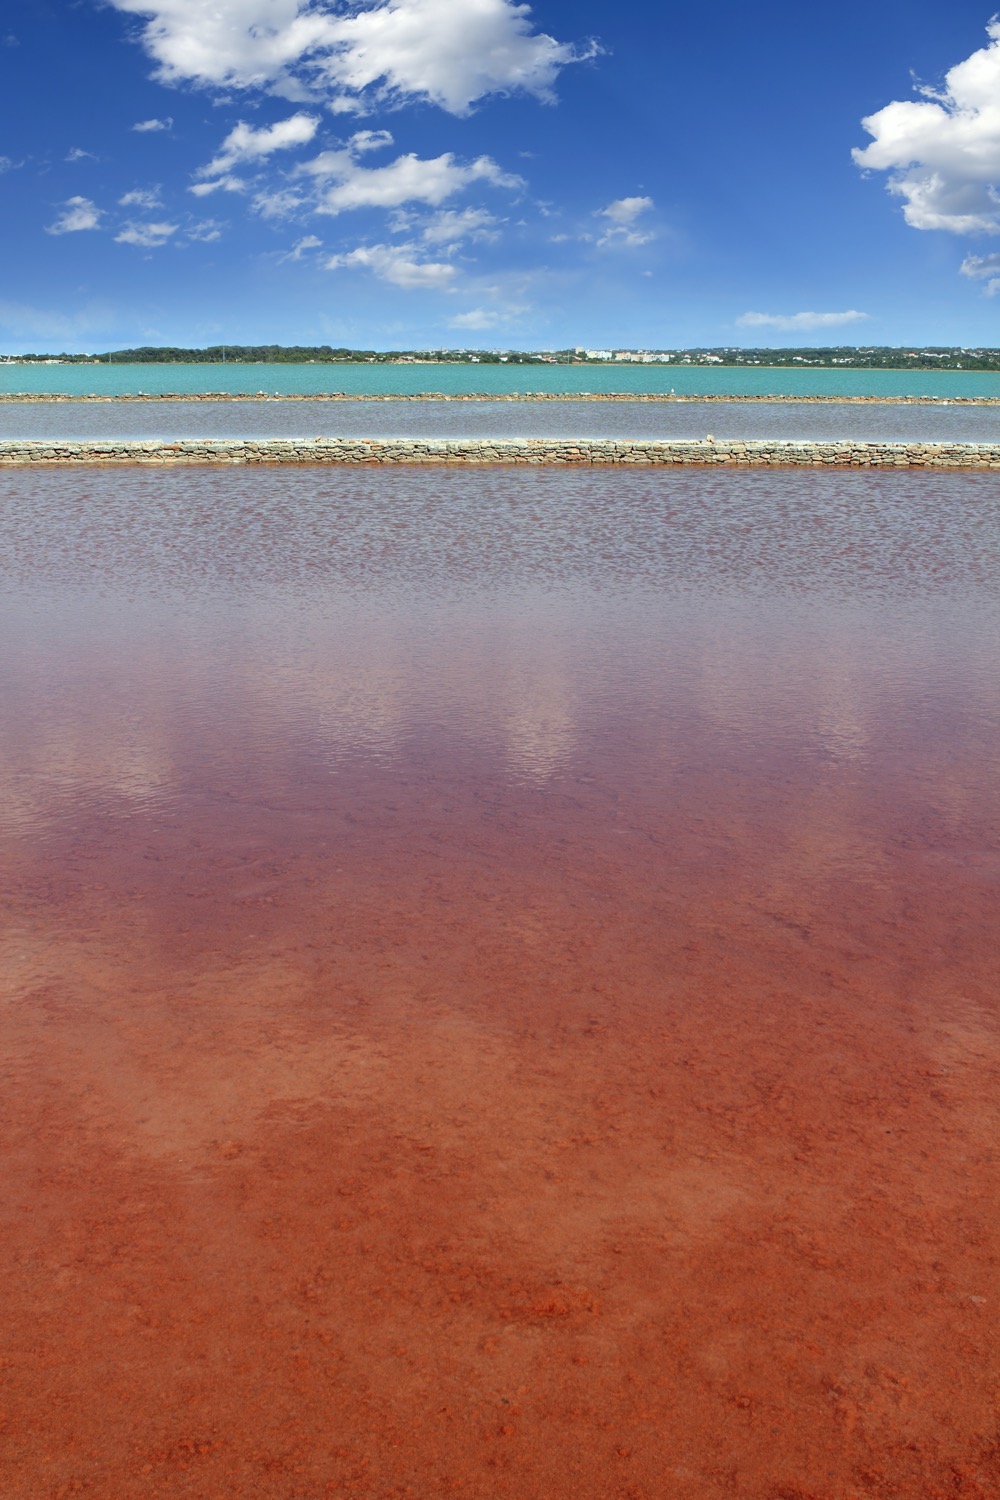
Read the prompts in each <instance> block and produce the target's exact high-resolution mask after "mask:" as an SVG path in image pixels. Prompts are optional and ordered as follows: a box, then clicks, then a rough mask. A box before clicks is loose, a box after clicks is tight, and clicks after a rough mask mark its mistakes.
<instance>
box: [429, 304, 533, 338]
mask: <svg viewBox="0 0 1000 1500" xmlns="http://www.w3.org/2000/svg"><path fill="white" fill-rule="evenodd" d="M527 311H528V309H527V308H526V307H507V308H503V309H500V308H495V307H472V308H470V309H469V311H468V312H464V313H458V314H457V315H456V316H455V317H454V318H451V319H450V320H449V321H450V326H451V327H452V328H462V329H465V330H466V331H467V332H469V333H484V332H486V331H487V330H488V329H490V328H498V327H500V326H501V325H502V324H505V323H509V322H510V321H511V319H512V318H517V317H519V316H520V315H521V314H522V313H525V312H527Z"/></svg>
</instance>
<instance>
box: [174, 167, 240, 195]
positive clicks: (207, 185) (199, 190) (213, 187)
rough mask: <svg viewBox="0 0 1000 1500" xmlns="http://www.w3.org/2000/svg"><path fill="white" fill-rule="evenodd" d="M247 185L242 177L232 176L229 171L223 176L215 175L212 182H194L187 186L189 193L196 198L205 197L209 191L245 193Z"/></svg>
mask: <svg viewBox="0 0 1000 1500" xmlns="http://www.w3.org/2000/svg"><path fill="white" fill-rule="evenodd" d="M246 190H247V185H246V183H245V182H244V181H243V178H242V177H234V176H233V175H232V173H231V172H229V173H227V174H226V176H225V177H217V178H216V180H215V181H214V182H196V183H195V184H194V185H193V187H189V188H188V192H189V193H194V195H195V197H196V198H207V197H208V195H209V193H218V192H223V193H245V192H246Z"/></svg>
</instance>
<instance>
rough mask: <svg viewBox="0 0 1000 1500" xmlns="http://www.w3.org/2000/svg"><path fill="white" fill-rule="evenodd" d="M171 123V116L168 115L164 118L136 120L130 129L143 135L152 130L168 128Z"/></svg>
mask: <svg viewBox="0 0 1000 1500" xmlns="http://www.w3.org/2000/svg"><path fill="white" fill-rule="evenodd" d="M173 123H174V122H173V119H172V117H171V116H170V115H168V116H167V118H166V119H165V120H137V121H136V122H135V124H134V125H133V126H132V129H133V130H138V131H139V132H140V133H141V134H144V135H145V134H147V133H148V132H150V131H154V130H170V128H171V127H172V125H173Z"/></svg>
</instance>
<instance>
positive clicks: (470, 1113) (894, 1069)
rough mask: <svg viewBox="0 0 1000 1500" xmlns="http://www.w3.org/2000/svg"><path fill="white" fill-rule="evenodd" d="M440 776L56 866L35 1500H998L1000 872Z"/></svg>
mask: <svg viewBox="0 0 1000 1500" xmlns="http://www.w3.org/2000/svg"><path fill="white" fill-rule="evenodd" d="M466 771H467V772H468V771H469V768H466ZM411 773H412V774H410V775H409V776H404V777H403V778H402V780H401V781H400V780H399V779H397V778H396V777H394V776H391V775H389V774H388V773H384V774H381V773H377V772H376V771H369V772H366V773H365V774H364V775H363V776H362V775H360V774H359V776H358V777H357V778H355V779H354V781H353V782H352V785H351V788H350V800H349V803H345V805H343V806H341V807H339V808H338V809H336V812H335V814H334V813H332V812H329V813H325V814H323V815H316V813H315V810H314V809H313V810H311V809H310V805H309V800H308V797H307V796H306V795H305V793H303V794H302V797H301V799H299V800H297V801H296V799H294V798H293V799H292V802H291V803H290V804H289V803H286V804H285V805H271V806H269V805H267V801H266V799H262V800H260V801H256V800H254V799H251V800H250V803H249V804H247V805H243V806H241V807H236V806H235V805H234V802H233V801H232V800H227V799H225V798H223V799H222V800H220V801H215V802H213V801H212V800H211V799H206V800H205V802H204V803H203V804H202V805H200V806H194V807H192V809H191V813H190V816H189V817H188V818H187V819H183V820H177V819H176V818H169V817H167V818H163V819H160V820H158V819H157V818H155V817H152V815H151V816H150V819H149V820H148V821H145V822H144V820H143V818H142V817H141V816H140V817H133V818H132V819H131V820H130V821H129V824H128V826H127V832H126V831H123V829H122V828H121V827H120V826H116V825H115V824H113V823H109V824H102V823H101V822H100V821H98V822H96V823H95V822H93V821H92V820H91V821H90V822H87V821H86V820H83V821H81V823H80V824H79V825H78V826H76V827H73V826H70V827H69V828H63V830H62V832H61V833H60V834H59V835H58V837H56V836H54V835H53V836H52V837H50V838H49V839H48V840H47V841H44V842H43V843H41V844H40V845H39V846H38V847H36V848H35V849H33V850H31V851H22V854H21V857H20V858H19V859H18V860H15V861H14V862H13V864H12V865H8V869H7V873H6V878H5V885H6V889H7V893H8V903H7V904H8V918H9V920H8V926H7V933H8V936H7V939H6V941H5V944H4V947H5V955H4V968H5V971H6V972H7V974H8V975H9V976H11V977H12V978H13V980H14V983H13V985H12V987H11V989H10V991H9V993H8V1000H7V1003H6V1005H5V1006H4V1009H3V1012H2V1028H3V1033H2V1055H3V1057H4V1059H5V1064H4V1074H5V1079H4V1089H3V1140H4V1195H3V1209H2V1216H3V1229H2V1234H3V1255H4V1264H5V1267H6V1271H5V1276H4V1282H3V1291H2V1294H0V1299H2V1310H3V1328H4V1340H3V1343H4V1349H3V1361H2V1363H3V1397H2V1405H3V1417H2V1420H3V1429H2V1431H3V1449H2V1459H0V1476H2V1488H3V1493H4V1495H5V1496H7V1497H12V1500H13V1497H18V1500H21V1497H24V1500H29V1497H30V1500H41V1497H45V1500H49V1497H53V1500H54V1497H64V1496H68V1495H75V1494H85V1495H90V1496H101V1497H109V1500H110V1497H112V1496H113V1497H116V1500H127V1497H133V1496H134V1497H139V1496H142V1497H147V1496H154V1495H155V1496H163V1497H170V1500H174V1497H199V1500H209V1497H211V1500H215V1497H219V1500H221V1497H231V1496H237V1495H238V1496H250V1495H261V1496H267V1497H282V1500H283V1497H286V1496H288V1497H292V1496H308V1497H317V1496H345V1497H347V1496H354V1497H366V1500H375V1497H379V1500H381V1497H388V1496H394V1497H395V1496H419V1497H422V1500H423V1497H430V1496H439V1495H440V1496H445V1495H447V1496H468V1497H477V1500H478V1497H481V1500H487V1497H495V1496H511V1497H518V1500H522V1497H531V1500H536V1497H537V1500H563V1497H565V1500H570V1497H574V1500H576V1497H587V1500H605V1497H610V1496H621V1497H633V1500H634V1497H642V1500H660V1497H667V1496H670V1497H689V1500H723V1497H726V1500H729V1497H734V1496H739V1497H747V1500H750V1497H752V1500H857V1497H862V1496H864V1497H867V1496H878V1497H882V1496H893V1497H907V1500H909V1497H912V1500H918V1497H920V1500H944V1497H949V1500H950V1497H952V1496H959V1497H963V1500H971V1497H976V1500H986V1497H992V1496H994V1495H996V1494H997V1493H998V1490H1000V1450H998V1448H997V1443H996V1393H997V1385H998V1376H1000V1349H998V1344H997V1339H996V1315H997V1299H998V1292H1000V1284H998V1276H997V1265H998V1260H997V1255H998V1238H1000V1237H998V1232H997V1231H998V1226H997V1210H996V1205H997V1145H996V1142H997V1124H998V1118H997V1116H998V1105H1000V1077H998V1062H1000V1050H998V1037H997V1030H996V1014H995V960H996V941H995V940H996V927H995V920H996V869H995V867H993V866H990V867H989V868H987V867H986V865H984V864H983V862H982V860H980V861H978V862H977V860H976V858H975V857H973V856H969V857H968V858H961V857H948V858H942V857H940V855H939V854H935V852H934V849H933V847H932V846H933V839H931V840H930V841H929V842H928V840H927V838H926V830H922V829H920V828H919V826H918V827H916V828H914V827H913V826H911V825H910V823H909V822H908V819H910V818H911V814H912V809H910V810H909V811H908V810H907V807H906V801H907V794H906V793H905V791H904V790H903V789H902V788H901V787H898V786H897V787H894V786H892V785H891V784H889V785H885V786H883V787H882V788H881V789H880V795H879V796H866V797H864V798H857V799H856V800H855V801H854V802H853V803H850V799H848V803H850V805H846V804H845V805H843V806H840V807H839V808H835V809H833V812H834V816H833V817H832V818H831V819H830V820H829V822H828V825H827V826H825V827H824V826H823V824H822V822H821V821H820V822H816V821H814V822H813V824H812V826H811V827H810V829H809V830H808V837H809V838H811V839H812V840H813V841H814V843H815V845H816V847H817V849H819V847H820V846H822V847H823V849H824V850H825V854H826V855H827V856H830V855H831V854H832V856H833V858H832V863H831V861H830V859H825V860H820V861H819V862H818V864H817V866H816V868H820V867H822V868H823V869H824V870H825V872H826V873H825V874H824V875H823V876H822V877H820V876H819V875H817V876H816V877H815V878H812V879H806V880H804V881H803V880H802V879H801V878H799V877H798V876H796V877H795V878H794V879H793V878H791V875H790V874H789V875H787V876H786V877H785V878H783V876H782V870H783V869H789V868H790V867H789V866H788V847H789V844H790V843H792V842H794V841H795V838H796V837H799V836H800V835H796V834H794V833H793V825H794V820H795V817H797V816H799V815H801V812H802V806H803V804H802V802H801V801H800V800H799V799H800V798H802V797H804V796H806V789H805V788H804V787H803V786H802V785H798V786H796V785H794V784H793V782H794V778H793V779H792V781H790V782H789V784H788V787H787V794H786V792H781V793H780V795H779V794H778V793H776V792H775V791H774V789H773V787H772V791H771V793H770V794H768V795H766V796H764V797H763V799H762V800H761V799H757V800H756V801H755V799H754V798H751V799H750V800H749V801H748V800H747V797H746V785H745V783H744V782H742V781H741V779H740V778H739V777H737V778H736V779H735V780H734V779H733V776H732V774H731V773H724V772H723V771H721V770H720V769H719V768H718V767H715V768H714V769H713V768H712V767H711V765H707V766H705V767H704V768H703V769H701V770H692V772H691V774H690V776H689V778H688V786H687V791H686V795H685V802H684V805H683V808H681V807H680V806H674V807H672V808H671V807H663V806H662V805H656V804H655V803H652V802H647V801H644V797H643V794H642V790H641V786H637V785H631V786H627V787H626V789H625V792H624V794H623V793H622V791H621V788H620V786H619V787H617V788H616V789H615V790H613V791H612V790H611V789H610V784H607V783H606V784H603V785H602V783H601V782H600V779H599V778H598V780H597V781H596V782H594V781H590V780H588V781H581V782H579V783H578V784H569V785H566V784H563V785H560V786H557V787H555V788H552V789H550V790H549V792H548V793H547V794H544V795H543V794H542V793H540V792H538V791H537V790H533V789H532V788H530V787H528V788H521V789H518V788H516V787H509V786H508V787H507V788H506V789H501V788H498V787H497V786H492V787H490V786H484V785H483V784H482V783H481V782H480V781H479V780H478V779H477V777H476V776H475V775H473V774H471V773H470V774H463V768H462V767H461V766H458V767H454V766H453V767H451V768H450V770H449V774H448V775H447V776H444V775H443V774H442V773H441V771H440V768H438V769H435V768H434V767H433V766H432V765H430V764H428V765H425V766H424V767H422V768H417V769H416V770H414V769H413V768H411ZM741 786H742V790H741ZM233 795H235V794H232V793H231V794H230V797H232V796H233ZM775 797H777V802H776V801H775V800H774V799H775ZM237 800H238V799H237ZM859 830H864V836H865V838H866V839H871V838H873V839H874V841H875V843H879V844H880V845H881V846H882V847H883V848H884V850H885V851H886V852H885V855H884V858H883V859H882V861H881V865H880V867H879V868H878V870H877V871H875V872H872V871H871V870H869V871H867V872H866V874H865V875H864V877H863V878H856V877H855V876H851V875H849V874H848V873H846V871H847V869H848V866H849V861H846V862H845V867H844V868H845V873H842V874H840V875H837V874H836V873H833V874H831V873H830V872H831V870H834V871H835V870H836V869H837V866H838V859H837V856H838V854H842V853H843V847H842V846H844V845H845V844H846V843H847V842H849V840H850V839H851V838H854V837H856V836H858V835H859ZM801 836H805V835H801ZM824 841H825V843H824ZM838 841H839V842H838ZM987 863H988V862H987ZM762 871H763V872H766V879H764V878H762Z"/></svg>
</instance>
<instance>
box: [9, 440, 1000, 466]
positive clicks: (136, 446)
mask: <svg viewBox="0 0 1000 1500" xmlns="http://www.w3.org/2000/svg"><path fill="white" fill-rule="evenodd" d="M31 464H63V465H65V464H356V465H367V464H536V465H538V464H564V465H570V464H573V465H599V466H605V465H610V466H614V465H623V466H624V465H650V464H655V465H671V464H677V465H682V464H701V465H706V464H708V465H729V466H731V467H751V468H754V467H762V468H779V467H786V466H795V467H806V468H850V469H1000V443H880V442H829V443H815V442H785V441H778V440H774V439H764V440H759V441H745V442H742V441H730V440H728V439H727V440H725V441H716V440H715V439H713V438H698V439H692V438H671V439H641V438H640V439H614V438H502V439H501V438H496V439H493V438H447V439H446V438H388V439H376V438H312V439H307V438H186V439H182V440H178V441H172V442H171V441H152V440H143V441H113V440H112V441H108V442H62V441H46V440H31V441H28V440H21V439H8V440H5V441H0V466H7V467H13V466H24V465H31Z"/></svg>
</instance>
